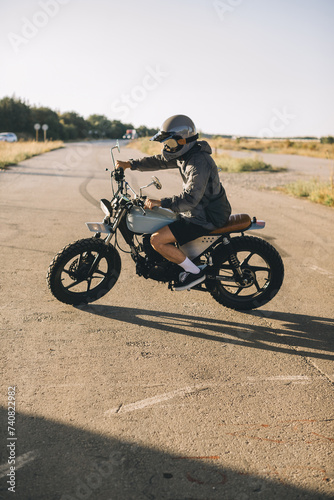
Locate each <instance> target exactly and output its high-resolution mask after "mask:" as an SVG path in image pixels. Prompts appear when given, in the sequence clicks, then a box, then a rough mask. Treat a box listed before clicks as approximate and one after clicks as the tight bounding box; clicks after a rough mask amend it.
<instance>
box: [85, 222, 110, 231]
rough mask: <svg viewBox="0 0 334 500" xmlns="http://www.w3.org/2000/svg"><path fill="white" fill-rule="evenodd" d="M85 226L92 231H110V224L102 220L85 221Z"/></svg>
mask: <svg viewBox="0 0 334 500" xmlns="http://www.w3.org/2000/svg"><path fill="white" fill-rule="evenodd" d="M86 226H87V227H88V229H89V230H90V231H92V233H107V234H110V233H111V229H110V226H108V224H104V223H103V222H86Z"/></svg>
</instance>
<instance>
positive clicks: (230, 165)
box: [127, 137, 286, 173]
mask: <svg viewBox="0 0 334 500" xmlns="http://www.w3.org/2000/svg"><path fill="white" fill-rule="evenodd" d="M127 147H129V148H134V149H139V150H140V151H142V152H143V153H145V154H147V155H156V154H159V153H161V144H160V143H158V142H153V141H150V140H149V138H148V137H140V138H139V139H135V140H134V141H131V142H130V143H129V144H128V145H127ZM212 157H213V159H214V160H215V162H216V164H217V167H218V169H219V170H221V171H222V172H234V173H235V172H258V171H266V172H282V171H285V170H286V169H285V168H283V167H280V168H275V167H272V166H271V165H269V164H268V163H265V162H263V161H261V160H259V159H258V158H232V157H231V156H229V155H227V154H214V155H212Z"/></svg>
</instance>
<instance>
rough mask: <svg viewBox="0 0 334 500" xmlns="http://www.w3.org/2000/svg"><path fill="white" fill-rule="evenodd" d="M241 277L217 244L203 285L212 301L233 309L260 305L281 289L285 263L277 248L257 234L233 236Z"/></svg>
mask: <svg viewBox="0 0 334 500" xmlns="http://www.w3.org/2000/svg"><path fill="white" fill-rule="evenodd" d="M232 245H233V249H234V251H235V254H236V256H237V258H238V260H239V262H240V267H241V271H242V276H239V275H238V274H237V273H236V271H234V270H233V269H232V268H231V265H230V263H229V260H228V254H227V252H226V249H225V248H224V246H223V245H220V246H219V247H218V248H217V249H216V251H215V252H214V254H213V270H212V272H210V276H208V278H207V280H206V286H207V288H208V289H209V290H210V293H211V295H212V296H213V298H214V299H215V300H217V301H218V302H219V303H220V304H223V305H224V306H227V307H230V308H232V309H240V310H248V309H255V308H257V307H260V306H263V305H264V304H266V303H267V302H269V301H270V300H271V299H272V298H273V297H274V296H275V295H276V294H277V292H278V290H279V289H280V287H281V285H282V282H283V277H284V266H283V262H282V259H281V257H280V255H279V253H278V252H277V250H276V249H275V248H274V247H273V246H272V245H270V244H269V243H267V242H266V241H264V240H262V239H260V238H256V237H252V236H251V237H247V236H246V237H245V236H241V237H237V238H233V239H232Z"/></svg>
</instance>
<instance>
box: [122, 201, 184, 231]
mask: <svg viewBox="0 0 334 500" xmlns="http://www.w3.org/2000/svg"><path fill="white" fill-rule="evenodd" d="M145 212H146V214H144V213H143V211H142V209H141V208H139V207H132V208H131V210H130V212H128V214H127V216H126V225H127V227H128V229H130V231H132V232H133V233H136V234H143V233H147V234H152V233H154V232H155V231H158V229H160V228H162V227H164V226H167V225H168V224H171V222H174V221H176V220H178V219H179V216H178V215H176V214H175V213H174V212H172V211H171V210H169V209H168V208H161V207H154V208H153V210H147V209H146V210H145Z"/></svg>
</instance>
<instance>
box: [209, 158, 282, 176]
mask: <svg viewBox="0 0 334 500" xmlns="http://www.w3.org/2000/svg"><path fill="white" fill-rule="evenodd" d="M212 157H213V159H214V160H215V162H216V165H217V167H218V169H219V170H220V171H221V172H231V173H241V172H263V171H264V172H285V171H286V168H285V167H273V166H272V165H270V164H269V163H265V162H264V161H262V160H259V159H258V158H232V157H231V156H229V155H223V154H220V155H215V154H214V155H212Z"/></svg>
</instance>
